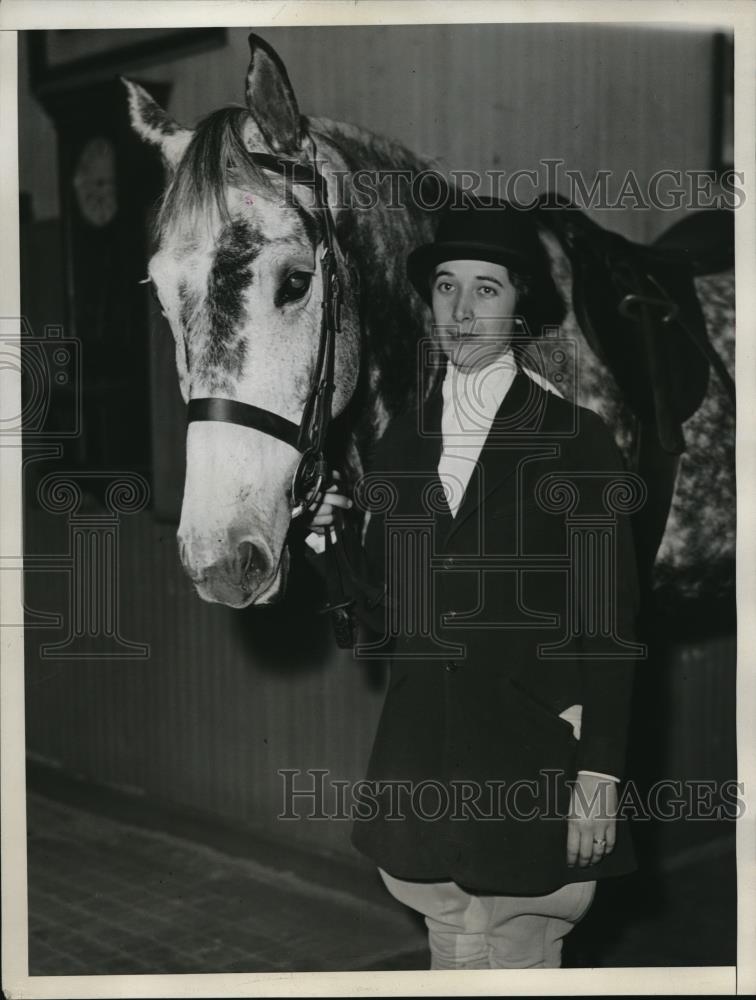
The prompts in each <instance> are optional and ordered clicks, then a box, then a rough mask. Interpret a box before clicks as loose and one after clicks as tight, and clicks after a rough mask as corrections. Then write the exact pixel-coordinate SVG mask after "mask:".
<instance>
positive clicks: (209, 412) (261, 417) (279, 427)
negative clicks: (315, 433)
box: [188, 396, 299, 449]
mask: <svg viewBox="0 0 756 1000" xmlns="http://www.w3.org/2000/svg"><path fill="white" fill-rule="evenodd" d="M188 417H189V421H192V420H220V421H223V423H227V424H241V425H242V426H243V427H251V428H252V429H253V430H256V431H262V432H263V433H264V434H269V435H270V436H271V437H274V438H278V440H279V441H284V442H285V443H286V444H289V445H291V447H292V448H296V449H299V426H298V425H297V424H294V423H292V422H291V420H287V419H286V417H280V416H279V415H278V414H277V413H271V411H270V410H263V409H261V408H260V407H259V406H253V405H252V403H240V402H239V401H238V400H236V399H223V398H221V397H219V396H207V397H202V398H200V399H190V400H189V412H188Z"/></svg>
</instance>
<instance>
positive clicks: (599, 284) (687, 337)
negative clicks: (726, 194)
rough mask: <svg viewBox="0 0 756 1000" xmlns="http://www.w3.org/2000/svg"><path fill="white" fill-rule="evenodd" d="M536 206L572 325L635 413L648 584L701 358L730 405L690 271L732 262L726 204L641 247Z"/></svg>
mask: <svg viewBox="0 0 756 1000" xmlns="http://www.w3.org/2000/svg"><path fill="white" fill-rule="evenodd" d="M537 214H538V221H539V222H540V224H541V225H542V226H543V228H545V229H547V230H549V231H551V232H552V233H553V234H554V235H555V236H556V238H557V239H558V241H559V243H560V245H561V247H562V249H563V251H564V252H565V254H566V256H567V258H568V260H569V261H570V265H571V269H572V299H573V309H574V312H575V317H576V319H577V321H578V323H579V324H580V328H581V330H582V331H583V334H584V336H585V338H586V340H587V341H588V344H589V346H590V347H591V349H592V350H593V351H594V353H595V354H596V356H597V357H598V358H599V359H600V360H601V361H603V363H604V364H605V365H606V366H607V368H608V369H609V370H610V371H611V373H612V375H613V377H614V379H615V381H616V382H617V385H618V387H619V389H620V391H621V392H622V394H623V396H624V399H625V401H626V403H627V405H628V407H629V408H630V410H631V411H632V412H633V414H634V415H635V417H636V418H637V423H638V428H637V450H636V454H635V461H634V465H635V470H636V471H637V472H638V474H639V475H640V476H641V477H642V478H643V479H644V481H645V482H646V485H647V487H648V499H647V502H646V504H645V506H644V507H643V508H642V509H641V510H640V511H639V512H637V513H636V514H635V515H634V520H633V525H634V533H635V543H636V553H637V557H638V570H639V574H640V577H641V580H642V581H644V582H645V584H646V587H647V588H650V581H651V573H652V570H653V567H654V562H655V560H656V553H657V551H658V549H659V545H660V544H661V540H662V537H663V535H664V530H665V528H666V523H667V518H668V516H669V510H670V507H671V504H672V497H673V493H674V487H675V480H676V477H677V469H678V464H679V457H680V455H681V454H682V452H683V451H684V450H685V438H684V436H683V431H682V425H683V423H684V422H685V420H687V419H688V418H689V417H691V416H692V415H693V414H694V413H695V412H696V410H697V409H698V407H699V406H700V405H701V403H702V402H703V399H704V397H705V395H706V391H707V389H708V384H709V373H710V367H711V368H713V369H714V370H715V372H716V373H717V376H718V377H719V379H720V380H721V382H722V385H723V387H724V389H725V392H726V393H727V395H728V396H729V398H730V400H731V401H732V403H733V406H734V404H735V383H734V381H733V379H732V377H731V376H730V373H729V372H728V371H727V368H726V366H725V364H724V362H723V361H722V359H721V358H720V357H719V355H718V354H717V352H716V351H715V350H714V348H713V346H712V344H711V342H710V340H709V336H708V332H707V329H706V321H705V319H704V315H703V312H702V310H701V304H700V302H699V299H698V295H697V293H696V288H695V284H694V280H693V279H694V277H696V276H700V275H705V274H714V273H717V272H720V271H724V270H728V269H729V268H731V267H732V266H733V264H734V258H735V251H734V222H733V213H732V212H731V211H729V210H726V209H724V210H713V211H704V212H698V213H696V214H694V215H692V216H689V217H687V218H685V219H683V220H682V221H681V222H678V223H677V224H675V225H673V226H672V227H670V228H669V229H668V230H666V231H665V232H664V233H663V234H662V235H661V236H660V237H659V238H658V239H657V240H656V241H655V242H654V243H653V244H651V245H650V246H645V245H643V244H640V243H634V242H633V241H632V240H629V239H626V238H625V237H624V236H620V235H619V234H618V233H613V232H610V231H609V230H606V229H604V228H603V227H601V226H599V225H598V224H597V223H595V222H593V221H592V220H590V219H589V218H588V217H587V216H586V215H585V214H584V213H583V212H582V211H580V210H579V209H577V208H575V207H574V206H573V205H572V204H571V203H570V202H568V201H567V200H566V199H563V198H561V197H560V196H559V195H543V196H541V198H540V199H539V204H538V208H537Z"/></svg>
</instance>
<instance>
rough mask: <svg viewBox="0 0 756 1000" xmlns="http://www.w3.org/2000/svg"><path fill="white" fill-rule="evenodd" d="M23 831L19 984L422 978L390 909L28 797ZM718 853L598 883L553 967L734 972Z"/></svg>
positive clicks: (729, 877) (420, 933) (730, 883)
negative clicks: (340, 974) (23, 964)
mask: <svg viewBox="0 0 756 1000" xmlns="http://www.w3.org/2000/svg"><path fill="white" fill-rule="evenodd" d="M28 827H29V841H28V846H29V865H28V871H29V931H30V934H29V950H30V955H29V966H30V973H31V974H32V975H66V974H76V973H78V974H89V975H95V974H119V973H120V974H127V973H181V972H266V971H271V972H272V971H318V970H342V971H350V970H359V969H364V970H369V969H392V970H394V969H422V968H427V967H428V953H427V950H426V945H425V934H424V929H423V926H422V923H421V921H420V919H419V918H416V917H415V915H413V914H411V913H410V912H409V911H407V910H405V909H404V908H402V907H399V906H398V904H394V903H393V901H392V900H391V899H390V898H389V897H386V902H385V905H380V904H379V903H378V902H376V899H375V897H374V896H373V897H370V894H367V895H365V894H361V893H360V891H359V887H356V889H355V891H354V892H349V891H347V890H345V889H344V888H343V887H340V888H338V889H335V888H330V887H329V886H328V885H327V884H323V882H322V880H321V884H317V885H316V884H312V883H311V882H309V881H307V880H305V879H304V878H303V877H302V876H301V875H297V874H294V873H293V872H291V871H288V872H287V871H280V870H277V869H276V868H275V867H273V866H271V865H267V864H261V863H257V862H254V861H250V860H246V859H243V858H239V857H233V856H231V855H228V854H226V853H224V852H222V851H220V850H216V849H211V848H208V847H204V846H199V845H197V844H196V843H193V842H191V841H188V840H183V839H179V838H177V837H173V836H168V835H166V834H163V833H155V832H153V831H150V830H147V829H144V828H140V827H138V826H132V825H130V824H129V823H124V822H120V821H116V820H114V819H111V818H105V817H103V816H100V815H95V814H93V813H91V812H89V811H85V810H82V809H79V808H73V807H71V806H69V805H67V804H64V803H62V802H55V801H52V800H49V799H46V798H43V797H41V796H39V795H30V796H29V807H28ZM722 843H724V842H723V841H720V843H719V845H717V844H716V843H715V844H714V845H710V847H709V848H707V847H704V850H703V851H702V852H701V851H699V852H698V853H697V854H696V853H695V852H693V854H692V855H690V856H689V860H688V863H687V864H684V865H683V866H682V867H677V868H676V869H674V870H669V871H667V873H666V874H662V875H659V874H655V875H653V876H651V875H650V874H647V875H646V876H645V877H644V876H642V875H641V876H632V877H631V878H630V879H629V880H624V879H609V880H607V881H606V884H605V885H603V886H602V887H601V892H600V893H599V895H598V896H597V900H596V902H595V903H594V906H593V908H592V909H591V911H590V912H589V914H588V916H587V917H586V918H585V919H584V920H583V922H582V923H581V924H580V925H579V926H578V927H577V928H576V929H575V931H573V933H572V934H571V935H570V938H569V939H568V943H567V947H566V949H565V964H569V965H573V966H575V965H578V966H585V965H602V966H614V967H616V966H643V965H709V964H711V965H728V964H732V963H734V960H735V953H734V934H735V930H734V928H735V911H734V906H735V894H734V892H735V882H734V858H733V855H732V852H731V851H730V850H728V849H726V848H725V849H724V850H723V849H722V846H721V845H722ZM368 897H370V898H368Z"/></svg>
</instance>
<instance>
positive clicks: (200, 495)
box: [150, 190, 358, 606]
mask: <svg viewBox="0 0 756 1000" xmlns="http://www.w3.org/2000/svg"><path fill="white" fill-rule="evenodd" d="M301 200H302V201H303V202H304V201H305V198H304V197H302V199H301ZM228 205H229V210H230V221H229V222H225V223H224V222H223V221H221V220H220V219H218V220H217V221H216V223H215V224H214V226H213V228H212V229H208V231H207V234H206V235H205V236H204V237H203V239H202V241H201V242H198V241H197V239H196V237H195V238H194V239H193V241H192V242H190V243H187V242H184V243H181V242H180V241H177V242H176V244H175V245H173V246H171V245H170V240H169V241H168V242H167V243H164V244H163V245H161V248H160V251H159V252H158V254H156V256H155V257H154V258H153V259H152V261H151V264H150V273H151V276H152V278H153V280H154V282H155V284H156V286H157V288H158V291H159V294H160V299H161V302H162V304H163V308H164V310H165V313H166V315H167V317H168V319H169V322H170V325H171V328H172V330H173V334H174V337H175V339H176V359H177V368H178V371H179V379H180V382H181V387H182V392H183V395H184V399H185V400H187V401H188V400H189V399H192V398H201V397H204V396H220V397H226V398H231V399H237V400H240V401H243V402H246V403H251V404H254V405H255V406H258V407H260V408H262V409H265V410H270V411H271V412H273V413H277V414H279V415H280V416H282V417H286V418H287V419H289V420H290V421H292V422H293V423H295V424H299V422H300V420H301V417H302V413H303V410H304V406H305V402H306V400H307V398H308V396H309V393H310V390H311V388H312V385H313V382H314V378H315V364H316V358H317V352H318V346H319V340H320V330H321V315H322V309H321V303H322V261H321V255H322V247H321V246H315V245H313V243H314V239H315V233H314V229H313V227H310V232H309V234H308V227H307V225H306V217H303V214H302V213H301V212H299V211H297V210H296V209H295V208H294V207H293V206H290V207H288V206H287V207H285V208H282V205H281V203H280V199H278V198H277V197H276V195H275V194H271V193H267V194H261V193H259V192H256V193H254V194H252V193H251V192H245V191H241V190H231V191H230V192H229V197H228ZM357 350H358V348H357V324H356V319H355V318H354V317H353V316H352V315H351V313H350V314H345V321H344V323H343V325H342V337H341V338H340V342H338V343H337V345H336V373H337V374H336V385H337V389H336V391H335V395H334V403H333V410H334V413H338V412H339V411H340V410H341V409H342V408H343V406H344V405H345V404H346V402H347V401H348V399H349V398H350V396H351V394H352V392H353V391H354V385H355V382H356V376H357V367H358V365H357V357H356V355H357ZM299 457H300V456H299V453H298V452H297V451H295V449H294V448H292V447H291V446H289V445H287V444H285V443H283V442H281V441H279V440H277V439H275V438H273V437H271V436H269V435H266V434H264V433H263V432H261V431H258V430H254V429H251V428H246V427H240V426H236V425H233V424H227V423H219V422H215V421H195V422H192V423H191V424H190V425H189V428H188V433H187V468H186V482H185V489H184V502H183V507H182V512H181V523H180V526H179V542H180V549H181V557H182V561H183V563H184V566H185V568H186V570H187V572H188V573H189V575H190V577H191V578H192V579H193V580H194V582H195V584H196V586H197V590H198V592H199V594H200V595H201V596H202V597H204V598H205V599H207V600H211V601H220V602H222V603H225V604H230V605H233V606H244V605H246V604H249V603H252V602H254V603H263V602H265V601H268V600H270V599H272V598H273V597H275V596H276V594H277V593H278V591H279V589H280V587H281V585H282V577H283V571H282V566H283V563H284V562H285V560H284V559H282V554H283V552H284V547H285V540H286V534H287V531H288V528H289V523H290V513H289V510H290V508H289V496H288V491H289V487H290V484H291V479H292V476H293V473H294V470H295V468H296V465H297V463H298V461H299Z"/></svg>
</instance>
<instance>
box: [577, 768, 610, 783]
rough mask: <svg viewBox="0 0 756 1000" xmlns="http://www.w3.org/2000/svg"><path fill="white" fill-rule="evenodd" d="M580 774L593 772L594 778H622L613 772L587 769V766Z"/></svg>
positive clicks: (581, 769)
mask: <svg viewBox="0 0 756 1000" xmlns="http://www.w3.org/2000/svg"><path fill="white" fill-rule="evenodd" d="M578 774H592V775H593V777H594V778H608V779H609V781H616V782H619V780H620V779H619V778H617V777H616V776H615V775H613V774H604V772H603V771H586V770H585V768H582V767H581V768H580V770H579V771H578Z"/></svg>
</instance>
